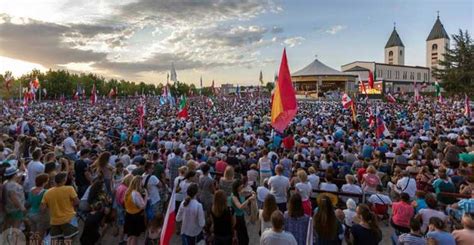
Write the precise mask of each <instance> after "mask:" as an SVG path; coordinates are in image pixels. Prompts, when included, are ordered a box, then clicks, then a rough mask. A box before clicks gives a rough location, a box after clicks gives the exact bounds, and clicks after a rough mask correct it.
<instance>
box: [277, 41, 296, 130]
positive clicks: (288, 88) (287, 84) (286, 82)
mask: <svg viewBox="0 0 474 245" xmlns="http://www.w3.org/2000/svg"><path fill="white" fill-rule="evenodd" d="M297 111H298V105H297V103H296V94H295V90H294V88H293V83H292V82H291V75H290V69H289V68H288V61H287V58H286V49H283V56H282V58H281V64H280V72H279V75H278V83H276V84H275V92H274V94H273V99H272V108H271V122H272V127H273V129H275V130H276V131H278V132H280V133H283V131H284V130H285V129H286V127H288V125H289V124H290V123H291V121H292V120H293V118H294V117H295V116H296V112H297Z"/></svg>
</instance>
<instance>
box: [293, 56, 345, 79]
mask: <svg viewBox="0 0 474 245" xmlns="http://www.w3.org/2000/svg"><path fill="white" fill-rule="evenodd" d="M292 75H293V76H314V75H347V74H345V73H343V72H340V71H338V70H336V69H333V68H331V67H329V66H327V65H325V64H323V63H322V62H321V61H319V60H318V59H315V60H314V61H313V62H311V63H310V64H309V65H307V66H306V67H304V68H303V69H301V70H299V71H297V72H295V73H293V74H292Z"/></svg>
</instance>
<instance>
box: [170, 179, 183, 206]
mask: <svg viewBox="0 0 474 245" xmlns="http://www.w3.org/2000/svg"><path fill="white" fill-rule="evenodd" d="M182 179H184V176H178V177H176V178H175V179H174V185H173V189H174V190H176V188H177V187H178V183H179V181H180V180H181V182H184V180H182ZM180 185H181V183H180ZM175 198H176V201H179V202H181V201H183V199H184V196H183V194H182V192H176V194H175Z"/></svg>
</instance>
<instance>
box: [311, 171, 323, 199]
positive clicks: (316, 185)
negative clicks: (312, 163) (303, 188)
mask: <svg viewBox="0 0 474 245" xmlns="http://www.w3.org/2000/svg"><path fill="white" fill-rule="evenodd" d="M308 181H309V183H310V184H311V189H313V190H315V189H316V190H317V189H319V182H320V179H319V176H317V175H316V174H310V175H309V176H308ZM316 195H317V194H316V193H312V192H311V195H310V196H311V197H316Z"/></svg>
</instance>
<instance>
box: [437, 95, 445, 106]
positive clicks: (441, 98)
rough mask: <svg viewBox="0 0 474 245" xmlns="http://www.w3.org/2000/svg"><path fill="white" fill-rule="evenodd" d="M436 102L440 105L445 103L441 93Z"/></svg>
mask: <svg viewBox="0 0 474 245" xmlns="http://www.w3.org/2000/svg"><path fill="white" fill-rule="evenodd" d="M438 102H439V103H440V104H444V103H445V101H444V97H443V95H442V94H441V93H440V94H439V96H438Z"/></svg>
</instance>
